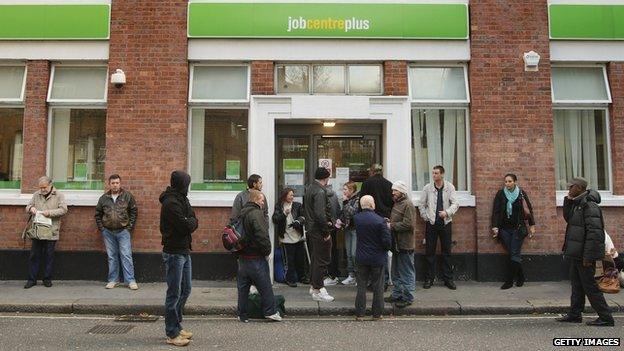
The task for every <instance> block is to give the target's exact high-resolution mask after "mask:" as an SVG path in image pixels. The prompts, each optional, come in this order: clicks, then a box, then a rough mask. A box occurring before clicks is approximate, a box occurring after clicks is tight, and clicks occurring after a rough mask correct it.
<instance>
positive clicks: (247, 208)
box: [240, 202, 261, 217]
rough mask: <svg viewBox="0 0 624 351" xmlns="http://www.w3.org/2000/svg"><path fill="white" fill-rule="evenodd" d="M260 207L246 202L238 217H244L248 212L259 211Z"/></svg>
mask: <svg viewBox="0 0 624 351" xmlns="http://www.w3.org/2000/svg"><path fill="white" fill-rule="evenodd" d="M260 209H261V208H260V206H259V205H258V204H257V203H255V202H248V203H246V204H245V206H243V208H242V209H241V212H240V216H241V217H242V216H246V215H247V214H248V213H249V212H251V211H253V210H260Z"/></svg>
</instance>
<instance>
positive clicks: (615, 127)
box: [607, 62, 624, 195]
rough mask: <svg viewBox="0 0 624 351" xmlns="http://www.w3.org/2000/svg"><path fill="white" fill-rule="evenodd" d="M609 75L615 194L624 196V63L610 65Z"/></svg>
mask: <svg viewBox="0 0 624 351" xmlns="http://www.w3.org/2000/svg"><path fill="white" fill-rule="evenodd" d="M607 73H608V75H609V85H610V86H611V98H612V99H613V103H612V104H611V106H610V108H609V125H610V127H611V167H612V170H613V172H612V176H613V193H614V194H617V195H624V63H622V62H611V63H609V65H608V66H607Z"/></svg>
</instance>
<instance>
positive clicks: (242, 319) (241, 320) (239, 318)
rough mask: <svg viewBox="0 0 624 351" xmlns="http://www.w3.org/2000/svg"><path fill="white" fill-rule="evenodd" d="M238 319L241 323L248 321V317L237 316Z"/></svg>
mask: <svg viewBox="0 0 624 351" xmlns="http://www.w3.org/2000/svg"><path fill="white" fill-rule="evenodd" d="M238 321H239V322H241V323H249V319H248V318H241V317H238Z"/></svg>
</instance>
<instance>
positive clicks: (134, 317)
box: [115, 313, 160, 323]
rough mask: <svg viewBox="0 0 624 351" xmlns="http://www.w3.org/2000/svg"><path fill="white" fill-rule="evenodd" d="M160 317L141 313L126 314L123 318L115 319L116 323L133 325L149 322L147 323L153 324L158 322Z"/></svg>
mask: <svg viewBox="0 0 624 351" xmlns="http://www.w3.org/2000/svg"><path fill="white" fill-rule="evenodd" d="M158 318H160V317H158V316H153V315H150V314H146V313H141V314H125V315H123V316H119V317H117V318H115V322H131V323H136V322H147V323H150V322H151V323H153V322H156V321H157V320H158Z"/></svg>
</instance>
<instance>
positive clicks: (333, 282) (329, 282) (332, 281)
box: [323, 277, 338, 286]
mask: <svg viewBox="0 0 624 351" xmlns="http://www.w3.org/2000/svg"><path fill="white" fill-rule="evenodd" d="M336 284H338V278H334V279H332V278H329V277H327V278H325V280H323V285H325V286H332V285H336Z"/></svg>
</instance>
